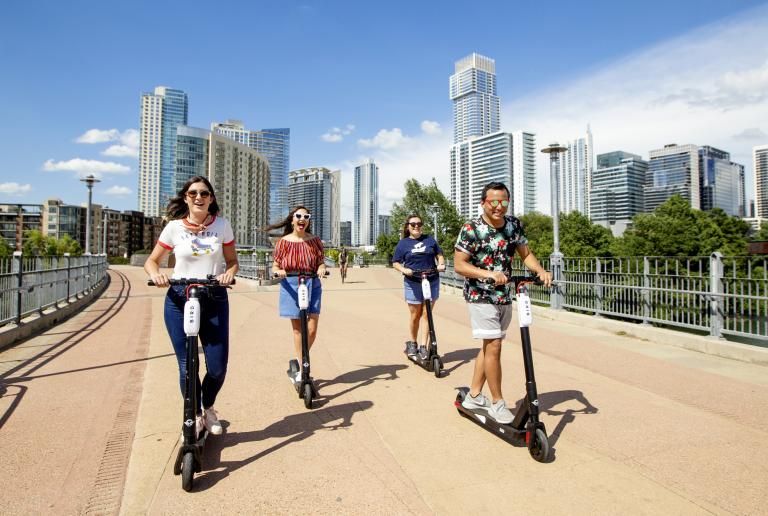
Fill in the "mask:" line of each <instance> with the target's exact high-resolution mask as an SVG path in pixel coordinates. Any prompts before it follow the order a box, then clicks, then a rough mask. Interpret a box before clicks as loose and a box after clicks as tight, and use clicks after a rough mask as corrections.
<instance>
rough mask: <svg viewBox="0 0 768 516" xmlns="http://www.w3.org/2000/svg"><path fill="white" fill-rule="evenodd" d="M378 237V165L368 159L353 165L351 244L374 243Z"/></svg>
mask: <svg viewBox="0 0 768 516" xmlns="http://www.w3.org/2000/svg"><path fill="white" fill-rule="evenodd" d="M378 238H379V167H378V166H377V165H376V164H375V163H374V162H373V160H368V162H367V163H363V164H362V165H358V166H356V167H355V199H354V219H353V220H352V245H376V240H377V239H378Z"/></svg>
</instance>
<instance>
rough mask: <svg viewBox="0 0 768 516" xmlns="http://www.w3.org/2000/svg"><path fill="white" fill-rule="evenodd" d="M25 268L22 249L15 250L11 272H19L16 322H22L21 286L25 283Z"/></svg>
mask: <svg viewBox="0 0 768 516" xmlns="http://www.w3.org/2000/svg"><path fill="white" fill-rule="evenodd" d="M23 269H24V268H23V267H22V254H21V251H14V252H13V264H12V265H11V272H15V273H16V274H17V279H18V281H17V282H16V288H17V290H16V324H21V306H22V305H21V287H22V285H24V270H23Z"/></svg>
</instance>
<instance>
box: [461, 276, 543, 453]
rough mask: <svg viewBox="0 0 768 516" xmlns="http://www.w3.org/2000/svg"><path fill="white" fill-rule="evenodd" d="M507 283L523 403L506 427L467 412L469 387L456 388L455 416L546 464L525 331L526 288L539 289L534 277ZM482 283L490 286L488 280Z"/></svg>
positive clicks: (528, 314) (528, 320) (529, 314)
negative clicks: (513, 299)
mask: <svg viewBox="0 0 768 516" xmlns="http://www.w3.org/2000/svg"><path fill="white" fill-rule="evenodd" d="M509 281H510V283H514V285H515V292H516V293H517V318H518V323H519V325H520V339H521V341H522V345H523V364H524V367H525V391H526V393H525V399H524V400H523V404H522V407H520V410H519V411H518V412H517V413H516V414H515V418H514V419H513V420H512V422H511V423H509V424H504V423H499V422H497V421H496V420H495V419H493V418H492V417H490V416H489V415H488V413H487V411H486V410H483V409H467V408H465V407H464V406H463V405H462V404H461V403H462V402H463V401H464V398H465V397H466V396H467V395H469V387H460V388H458V389H457V390H458V391H459V393H458V395H457V396H456V401H455V402H454V405H455V406H456V409H457V410H458V411H459V413H460V414H461V415H462V416H464V417H466V418H468V419H470V420H471V421H473V422H475V423H477V424H478V425H480V426H482V427H483V428H485V429H486V430H489V431H490V432H492V433H494V434H496V435H498V436H499V437H501V438H502V439H504V440H505V441H507V442H509V443H511V444H522V442H525V444H526V445H527V446H528V451H529V453H530V454H531V457H533V458H534V460H536V461H538V462H546V460H547V458H548V457H549V440H548V438H547V430H546V428H544V423H542V422H541V421H539V396H538V393H537V392H536V379H535V378H534V373H533V353H532V350H531V337H530V333H529V330H528V327H529V326H530V325H531V324H532V323H533V311H532V309H531V298H530V297H529V296H528V288H527V287H526V285H528V284H531V283H533V284H535V285H541V284H542V282H541V280H539V279H538V278H537V277H535V276H510V277H509ZM486 283H490V284H493V283H494V281H493V279H492V278H489V279H488V280H486Z"/></svg>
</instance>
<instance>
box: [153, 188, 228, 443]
mask: <svg viewBox="0 0 768 516" xmlns="http://www.w3.org/2000/svg"><path fill="white" fill-rule="evenodd" d="M218 213H219V205H218V204H217V203H216V196H215V195H214V193H213V186H211V183H210V182H209V181H208V179H206V178H204V177H201V176H195V177H192V178H190V179H189V181H187V182H186V183H185V184H184V187H183V188H182V189H181V190H180V191H179V194H178V196H177V197H174V198H173V199H171V201H170V202H169V203H168V208H167V210H166V219H168V220H170V222H168V224H167V225H166V226H165V228H163V231H162V233H160V238H159V239H158V241H157V244H156V245H155V248H154V249H153V250H152V254H151V255H150V256H149V258H148V259H147V261H146V263H145V264H144V270H145V271H147V274H149V276H150V277H151V278H152V281H153V282H154V283H155V285H157V286H158V287H168V286H169V283H168V276H166V274H165V273H163V272H162V271H161V270H160V263H161V262H162V261H163V258H165V257H166V256H167V255H168V253H170V252H171V251H173V253H174V255H175V256H176V266H175V267H174V269H173V274H172V276H171V277H172V278H173V279H180V278H195V279H198V278H199V279H203V278H206V277H207V276H208V275H209V274H213V275H214V276H216V279H218V280H219V283H221V285H229V284H231V283H232V281H233V279H234V277H235V273H237V270H238V263H237V252H236V251H235V237H234V233H233V232H232V226H230V224H229V221H228V220H227V219H225V218H223V217H219V216H218ZM185 288H186V287H184V286H172V287H170V288H169V289H168V294H167V295H166V296H165V327H166V328H167V329H168V335H169V336H170V338H171V343H172V344H173V350H174V351H175V353H176V360H177V361H178V364H179V384H180V387H181V393H182V396H183V395H184V378H185V376H186V373H187V353H186V345H187V336H186V334H185V333H184V303H185V302H186V294H185ZM200 307H201V321H200V333H199V336H200V342H201V343H202V345H203V353H204V355H205V368H206V373H205V378H204V379H203V382H202V384H200V383H199V380H198V384H197V389H198V392H197V394H198V397H197V399H199V400H201V402H202V407H199V408H198V412H199V415H198V418H197V424H198V431H199V430H201V429H202V428H201V426H202V425H205V427H206V428H207V429H208V431H209V432H210V433H212V434H214V435H219V434H221V433H222V427H221V423H220V422H219V419H218V417H217V415H216V411H215V410H214V409H213V403H214V402H215V401H216V395H217V394H218V393H219V390H221V387H222V385H223V384H224V377H225V376H226V373H227V362H228V361H229V301H228V299H227V289H226V288H224V287H213V288H209V289H208V295H207V296H203V297H202V298H201V299H200ZM201 409H202V412H201Z"/></svg>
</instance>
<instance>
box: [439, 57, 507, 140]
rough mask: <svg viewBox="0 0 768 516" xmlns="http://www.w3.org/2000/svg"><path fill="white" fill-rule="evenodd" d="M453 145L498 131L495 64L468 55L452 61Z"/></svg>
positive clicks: (485, 59)
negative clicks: (453, 62) (454, 62)
mask: <svg viewBox="0 0 768 516" xmlns="http://www.w3.org/2000/svg"><path fill="white" fill-rule="evenodd" d="M450 95H451V100H452V101H453V143H461V142H464V141H466V140H468V139H469V138H471V137H473V136H483V135H486V134H490V133H495V132H497V131H499V129H500V121H499V120H500V112H501V107H500V106H501V101H500V100H499V97H498V96H497V95H496V62H495V61H494V60H493V59H491V58H489V57H485V56H481V55H480V54H475V53H472V54H470V55H468V56H467V57H465V58H463V59H460V60H459V61H456V64H455V66H454V74H453V75H451V78H450Z"/></svg>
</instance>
